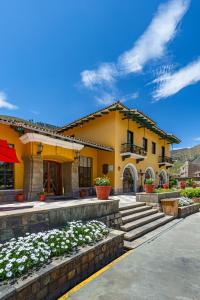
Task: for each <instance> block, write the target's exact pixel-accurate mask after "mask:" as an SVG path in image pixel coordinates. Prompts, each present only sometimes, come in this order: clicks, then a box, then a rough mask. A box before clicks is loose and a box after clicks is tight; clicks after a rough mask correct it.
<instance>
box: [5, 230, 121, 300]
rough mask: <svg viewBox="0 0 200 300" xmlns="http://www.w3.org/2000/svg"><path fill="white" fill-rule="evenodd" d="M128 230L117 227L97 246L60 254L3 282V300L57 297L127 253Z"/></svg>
mask: <svg viewBox="0 0 200 300" xmlns="http://www.w3.org/2000/svg"><path fill="white" fill-rule="evenodd" d="M123 236H124V233H122V232H120V231H116V230H113V231H111V232H110V234H109V236H108V237H107V238H105V239H104V240H102V241H100V242H98V243H97V244H96V245H94V246H86V247H84V248H81V250H80V251H79V252H78V253H77V254H75V255H73V256H71V257H60V258H58V259H56V260H53V261H52V263H50V264H49V265H47V266H45V267H44V268H41V269H40V270H38V271H35V272H33V273H32V274H30V275H29V276H28V277H27V278H26V279H24V280H21V279H20V280H18V282H17V283H14V284H12V285H10V284H5V285H3V286H0V300H22V299H23V300H30V299H33V300H41V299H44V300H45V299H46V300H54V299H57V298H58V297H60V296H62V295H63V294H64V293H65V292H67V291H68V290H69V289H71V288H72V287H74V286H75V285H77V284H78V283H79V282H81V281H83V280H84V279H86V278H87V277H89V276H90V275H92V274H93V273H94V272H96V271H97V270H99V269H100V268H102V267H103V266H105V265H106V264H108V263H110V262H111V261H112V260H114V259H115V258H117V257H119V256H120V255H122V254H123Z"/></svg>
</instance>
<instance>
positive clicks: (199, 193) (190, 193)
mask: <svg viewBox="0 0 200 300" xmlns="http://www.w3.org/2000/svg"><path fill="white" fill-rule="evenodd" d="M181 196H183V197H187V198H190V199H192V198H194V197H200V188H195V189H193V188H187V189H185V190H182V191H181Z"/></svg>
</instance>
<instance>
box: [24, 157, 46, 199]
mask: <svg viewBox="0 0 200 300" xmlns="http://www.w3.org/2000/svg"><path fill="white" fill-rule="evenodd" d="M42 191H43V159H42V157H41V156H30V157H28V156H27V157H24V192H25V194H26V199H27V200H35V199H37V195H38V193H39V192H42Z"/></svg>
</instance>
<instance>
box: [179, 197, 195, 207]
mask: <svg viewBox="0 0 200 300" xmlns="http://www.w3.org/2000/svg"><path fill="white" fill-rule="evenodd" d="M191 204H194V202H193V201H192V200H191V199H190V198H187V197H181V198H180V199H179V201H178V206H179V207H183V206H188V205H191Z"/></svg>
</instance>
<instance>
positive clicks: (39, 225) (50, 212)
mask: <svg viewBox="0 0 200 300" xmlns="http://www.w3.org/2000/svg"><path fill="white" fill-rule="evenodd" d="M55 205H56V204H55ZM92 219H95V220H99V221H102V222H104V223H105V224H106V225H107V226H108V227H112V228H119V227H120V225H121V224H122V219H121V215H120V213H119V201H118V200H105V201H103V200H101V201H98V200H90V201H88V202H86V203H81V200H80V202H79V203H78V204H74V205H69V204H67V203H66V204H63V205H62V206H61V207H45V208H41V207H40V208H39V207H37V208H27V209H21V210H20V211H19V210H18V211H16V210H15V211H7V212H0V242H2V241H6V240H8V239H10V238H13V237H18V236H23V235H24V234H25V233H26V232H30V233H32V232H38V231H43V230H48V229H52V228H59V227H62V226H64V225H66V223H67V222H70V221H73V220H83V221H87V220H92Z"/></svg>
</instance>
